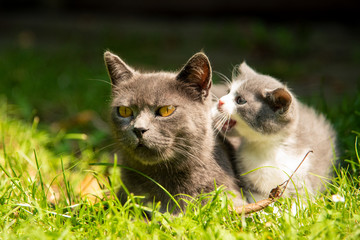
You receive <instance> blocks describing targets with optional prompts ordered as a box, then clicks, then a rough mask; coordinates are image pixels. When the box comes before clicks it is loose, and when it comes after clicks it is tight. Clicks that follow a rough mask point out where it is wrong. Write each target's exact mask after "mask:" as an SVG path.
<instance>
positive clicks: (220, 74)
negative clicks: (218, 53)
mask: <svg viewBox="0 0 360 240" xmlns="http://www.w3.org/2000/svg"><path fill="white" fill-rule="evenodd" d="M213 72H214V73H216V74H217V75H218V76H219V77H220V78H221V79H223V80H224V81H225V82H226V83H228V84H231V80H230V79H229V78H228V77H227V76H225V75H224V74H222V73H221V72H218V71H213Z"/></svg>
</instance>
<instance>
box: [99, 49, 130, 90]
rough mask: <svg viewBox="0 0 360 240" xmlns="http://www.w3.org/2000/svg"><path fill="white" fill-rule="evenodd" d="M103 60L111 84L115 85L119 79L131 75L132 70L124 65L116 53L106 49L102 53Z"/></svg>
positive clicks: (122, 79) (126, 78)
mask: <svg viewBox="0 0 360 240" xmlns="http://www.w3.org/2000/svg"><path fill="white" fill-rule="evenodd" d="M104 61H105V66H106V69H107V71H108V74H109V77H110V79H111V83H112V85H113V86H114V85H115V86H116V85H117V83H119V82H120V81H124V80H128V79H130V78H132V77H133V75H134V70H133V69H132V68H131V67H129V66H128V65H126V63H125V62H124V61H123V60H121V59H120V58H119V57H118V56H117V55H115V54H113V53H111V52H109V51H106V52H105V53H104Z"/></svg>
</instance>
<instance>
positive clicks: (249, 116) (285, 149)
mask: <svg viewBox="0 0 360 240" xmlns="http://www.w3.org/2000/svg"><path fill="white" fill-rule="evenodd" d="M239 97H241V98H240V100H243V101H240V100H239V101H238V102H239V103H240V104H239V103H236V100H237V99H238V98H239ZM220 100H221V101H223V102H225V103H224V104H223V105H221V106H220V105H219V106H218V109H219V114H220V116H222V118H221V120H222V121H224V119H225V118H228V117H231V118H232V119H235V120H236V121H237V123H236V125H235V127H234V131H235V132H236V133H237V134H238V136H240V137H241V145H240V147H239V148H238V150H237V170H238V171H239V172H240V174H241V175H242V176H241V180H242V181H243V182H244V184H245V185H246V186H247V190H248V192H250V193H251V194H248V200H251V198H252V197H254V198H255V200H260V199H261V198H265V197H267V196H268V194H269V192H270V190H271V189H272V188H274V187H276V185H279V184H281V183H282V182H283V181H285V180H286V179H287V178H288V175H291V174H292V172H293V171H294V170H295V168H296V167H297V166H298V164H299V163H300V161H301V160H302V159H303V157H304V156H305V154H306V153H307V152H308V151H309V150H313V151H314V153H313V154H310V155H309V156H308V157H307V159H306V160H305V162H304V164H303V165H302V166H301V167H300V169H299V170H298V171H297V173H296V175H295V177H294V179H293V180H294V183H295V186H294V185H292V184H290V185H289V187H288V190H287V194H288V195H293V194H296V191H298V192H299V193H300V194H304V193H305V191H304V186H305V187H306V189H307V191H308V192H309V193H310V194H314V193H315V192H316V191H317V190H324V185H325V183H326V182H328V181H329V180H330V178H331V173H332V171H331V170H332V165H333V163H334V160H335V159H336V156H335V155H334V152H335V151H336V150H337V147H336V134H335V131H334V129H333V128H332V126H331V125H330V123H329V122H328V121H327V120H326V119H325V117H324V116H323V115H321V114H318V113H316V112H315V111H314V110H313V109H312V108H309V107H307V106H305V105H304V104H302V103H300V102H299V101H298V100H297V99H296V97H295V96H294V94H293V93H292V92H291V91H290V90H289V89H288V88H287V87H286V86H285V85H284V84H282V83H281V82H280V81H278V80H276V79H274V78H272V77H270V76H266V75H262V74H258V73H256V72H255V71H254V70H253V69H251V68H250V67H249V66H247V65H246V63H242V64H241V65H240V67H239V69H238V75H237V76H236V77H235V79H233V82H232V84H231V87H230V93H229V94H228V95H226V96H223V97H222V98H221V99H220ZM245 101H246V102H245ZM232 135H234V134H232ZM259 167H264V168H261V169H258V170H255V171H254V172H251V173H248V172H249V171H251V170H254V169H256V168H259ZM284 172H285V174H284ZM246 173H248V174H246ZM251 195H253V196H251Z"/></svg>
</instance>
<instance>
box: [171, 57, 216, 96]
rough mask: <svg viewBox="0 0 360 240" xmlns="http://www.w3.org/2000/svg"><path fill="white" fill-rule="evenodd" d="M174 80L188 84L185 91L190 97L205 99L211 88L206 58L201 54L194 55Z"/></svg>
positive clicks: (208, 62) (208, 63)
mask: <svg viewBox="0 0 360 240" xmlns="http://www.w3.org/2000/svg"><path fill="white" fill-rule="evenodd" d="M176 78H177V80H178V81H181V82H184V83H187V84H188V87H187V88H186V89H187V90H188V92H190V94H191V95H195V96H196V97H200V98H201V99H205V98H206V97H207V96H208V95H209V91H210V88H211V65H210V61H209V59H208V57H207V56H206V55H205V54H204V53H202V52H199V53H196V54H195V55H194V56H192V57H191V58H190V59H189V61H188V62H187V63H186V64H185V66H184V67H183V68H182V69H181V70H180V73H179V74H178V75H177V77H176Z"/></svg>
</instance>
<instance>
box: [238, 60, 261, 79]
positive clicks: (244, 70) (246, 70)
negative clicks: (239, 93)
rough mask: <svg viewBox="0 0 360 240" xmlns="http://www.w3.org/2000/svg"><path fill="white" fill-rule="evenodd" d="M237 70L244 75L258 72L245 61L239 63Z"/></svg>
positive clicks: (239, 74) (252, 74)
mask: <svg viewBox="0 0 360 240" xmlns="http://www.w3.org/2000/svg"><path fill="white" fill-rule="evenodd" d="M237 71H238V73H237V75H238V76H244V77H250V76H254V75H256V74H257V73H256V72H255V70H254V69H252V68H251V67H249V66H248V65H247V64H246V62H245V61H244V62H242V63H241V64H240V65H239V67H238V68H237Z"/></svg>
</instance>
